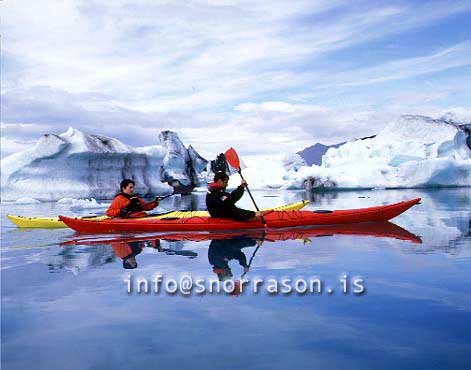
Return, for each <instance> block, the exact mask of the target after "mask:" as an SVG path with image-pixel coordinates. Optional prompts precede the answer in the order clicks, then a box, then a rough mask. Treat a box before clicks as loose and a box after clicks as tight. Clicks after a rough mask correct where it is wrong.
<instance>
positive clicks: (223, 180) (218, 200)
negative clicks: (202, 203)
mask: <svg viewBox="0 0 471 370" xmlns="http://www.w3.org/2000/svg"><path fill="white" fill-rule="evenodd" d="M228 182H229V176H227V174H226V173H224V172H217V173H216V174H215V175H214V181H213V182H212V183H210V184H209V187H208V192H207V194H206V208H207V209H208V212H209V214H210V215H211V217H219V218H230V219H233V220H236V221H245V220H248V219H250V218H253V217H256V216H260V213H259V212H254V211H248V210H246V209H241V208H237V207H236V205H235V204H236V202H237V201H238V200H239V199H240V198H242V195H244V189H245V187H246V186H247V182H245V180H242V182H241V183H240V185H239V187H238V188H237V189H235V190H234V191H232V192H231V193H228V192H226V187H227V184H228Z"/></svg>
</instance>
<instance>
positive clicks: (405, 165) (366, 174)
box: [244, 115, 471, 190]
mask: <svg viewBox="0 0 471 370" xmlns="http://www.w3.org/2000/svg"><path fill="white" fill-rule="evenodd" d="M470 132H471V125H469V124H466V123H461V122H456V121H455V120H450V119H449V118H448V117H442V118H439V119H433V118H430V117H426V116H417V115H404V116H401V117H400V118H399V119H397V120H395V121H393V122H391V123H390V124H388V125H387V126H386V127H385V128H384V129H383V130H382V131H380V132H379V133H378V134H377V135H375V136H372V137H368V138H363V139H358V140H353V141H349V142H346V143H345V144H343V145H341V146H339V147H337V148H335V147H332V148H329V149H328V150H327V152H326V153H325V154H324V155H323V157H322V163H321V164H320V165H312V166H307V165H306V166H299V164H298V165H295V166H291V167H290V166H288V167H284V166H283V164H284V163H286V158H284V157H283V158H282V157H280V156H275V157H272V158H267V157H263V156H257V157H252V158H248V159H247V161H246V162H247V166H248V168H247V170H245V171H244V174H245V176H246V178H247V181H248V182H249V184H250V185H251V187H252V188H270V187H277V188H282V189H283V188H285V189H309V190H310V189H317V190H319V189H325V190H328V189H333V188H335V189H362V188H366V189H368V188H422V187H455V186H471V148H470V143H471V134H470ZM288 162H289V161H288Z"/></svg>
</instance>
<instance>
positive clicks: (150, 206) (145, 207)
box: [139, 198, 159, 211]
mask: <svg viewBox="0 0 471 370" xmlns="http://www.w3.org/2000/svg"><path fill="white" fill-rule="evenodd" d="M139 202H140V203H141V205H142V210H143V211H151V210H153V209H154V208H155V207H157V206H158V205H159V201H158V200H157V199H155V200H153V201H152V202H145V201H144V200H143V199H141V198H139Z"/></svg>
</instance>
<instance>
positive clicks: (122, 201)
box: [106, 193, 158, 218]
mask: <svg viewBox="0 0 471 370" xmlns="http://www.w3.org/2000/svg"><path fill="white" fill-rule="evenodd" d="M137 199H138V201H139V203H141V206H142V211H150V210H152V209H154V208H155V207H157V206H158V203H157V202H155V201H154V202H149V203H147V202H145V201H144V200H143V199H141V198H139V197H137ZM130 204H131V200H130V199H129V198H128V197H127V196H125V195H123V194H122V193H120V194H118V195H117V196H116V197H115V198H114V199H113V202H112V203H111V204H110V206H109V207H108V209H107V211H106V215H107V216H108V217H121V210H122V209H123V208H125V207H128V206H129V205H130ZM142 211H139V212H133V213H131V214H130V215H129V216H128V217H131V218H134V217H145V216H147V214H146V213H145V212H142Z"/></svg>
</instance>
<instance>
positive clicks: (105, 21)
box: [0, 0, 471, 156]
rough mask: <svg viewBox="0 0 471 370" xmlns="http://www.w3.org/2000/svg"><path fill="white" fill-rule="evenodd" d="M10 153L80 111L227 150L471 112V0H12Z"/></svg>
mask: <svg viewBox="0 0 471 370" xmlns="http://www.w3.org/2000/svg"><path fill="white" fill-rule="evenodd" d="M0 7H1V11H2V25H1V27H2V56H1V57H2V59H1V63H2V76H1V78H2V122H1V125H2V155H3V156H4V155H8V154H11V153H13V152H15V151H18V150H22V149H25V148H27V147H30V146H31V145H32V144H33V143H34V142H35V141H36V140H37V139H38V138H39V137H40V136H41V135H42V134H45V133H61V132H64V131H65V130H66V129H67V128H68V127H69V126H73V127H75V128H77V129H79V130H82V131H84V132H87V133H97V134H103V135H108V136H112V137H116V138H118V139H120V140H122V141H123V142H125V143H127V144H130V145H134V146H144V145H153V144H156V143H157V136H158V133H159V132H160V131H161V130H163V129H173V130H175V131H177V132H178V133H179V135H180V137H181V138H182V139H183V141H184V142H185V144H187V145H188V144H193V145H194V146H195V147H196V149H197V150H198V151H200V152H201V153H202V154H203V155H206V156H211V155H214V154H215V153H218V152H220V151H222V150H224V149H226V148H227V147H228V146H234V147H236V148H238V149H239V151H241V152H242V153H244V154H256V153H280V152H295V151H297V150H301V149H302V148H304V147H305V146H308V145H312V144H313V143H315V142H323V143H334V142H339V141H343V140H345V139H349V138H352V137H359V136H365V135H370V134H374V133H375V132H377V131H378V130H380V129H381V127H382V126H384V125H385V124H387V123H388V122H389V121H390V120H392V119H394V118H395V117H396V116H397V115H400V114H425V115H429V116H432V117H439V116H441V115H442V114H444V113H445V112H448V111H450V112H453V113H455V114H456V116H457V117H458V118H461V119H466V120H471V106H470V102H471V89H470V88H469V86H471V27H469V19H470V18H471V3H470V2H469V1H452V2H449V1H391V2H388V1H343V0H331V1H324V0H321V1H295V2H292V1H259V2H257V1H230V0H221V1H217V0H210V1H179V2H177V1H175V2H171V1H170V2H169V1H162V2H160V1H144V0H138V1H133V2H130V1H113V2H99V1H77V0H76V1H70V0H65V1H41V2H28V1H3V2H2V3H1V4H0Z"/></svg>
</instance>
